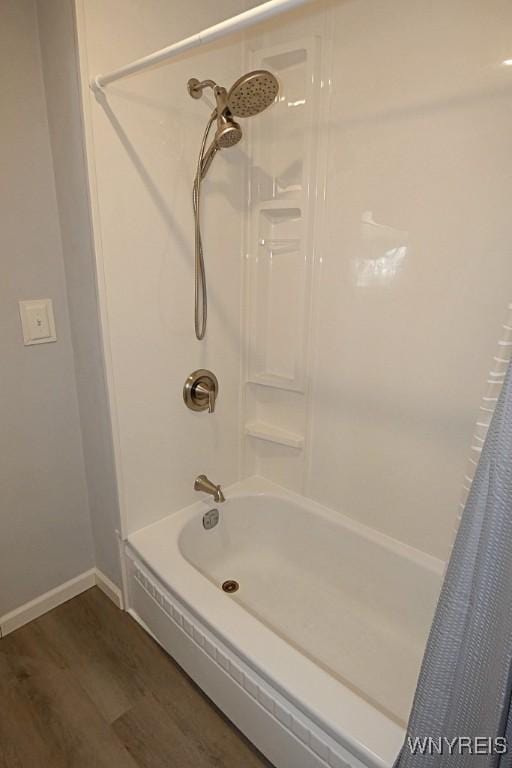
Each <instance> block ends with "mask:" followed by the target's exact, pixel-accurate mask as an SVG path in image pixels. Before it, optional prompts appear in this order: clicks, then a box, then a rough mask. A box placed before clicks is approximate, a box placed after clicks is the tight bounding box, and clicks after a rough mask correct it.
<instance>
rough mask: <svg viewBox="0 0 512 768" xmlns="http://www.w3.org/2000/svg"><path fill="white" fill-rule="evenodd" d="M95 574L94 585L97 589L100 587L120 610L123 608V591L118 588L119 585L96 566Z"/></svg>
mask: <svg viewBox="0 0 512 768" xmlns="http://www.w3.org/2000/svg"><path fill="white" fill-rule="evenodd" d="M95 575H96V586H97V587H98V589H101V591H102V592H103V593H104V594H105V595H106V596H107V597H108V598H110V600H112V602H113V603H114V605H117V607H118V608H120V609H121V610H123V609H124V600H123V593H122V591H121V590H120V589H119V587H118V586H117V585H116V584H114V582H113V581H111V580H110V579H109V578H108V576H105V574H104V573H103V572H102V571H100V570H99V569H98V568H96V570H95Z"/></svg>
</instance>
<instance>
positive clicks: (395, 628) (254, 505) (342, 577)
mask: <svg viewBox="0 0 512 768" xmlns="http://www.w3.org/2000/svg"><path fill="white" fill-rule="evenodd" d="M226 495H227V502H226V503H225V504H223V505H219V512H220V522H219V524H218V525H217V527H216V528H214V529H211V530H205V529H204V528H203V526H202V516H203V514H204V513H205V512H206V511H207V510H208V509H211V508H212V506H213V505H212V504H210V503H207V502H204V501H200V502H197V503H196V504H193V505H192V506H190V507H188V508H186V509H183V510H181V511H180V512H178V513H174V514H172V515H170V516H169V517H167V518H165V519H164V520H161V521H160V522H158V523H155V524H154V525H152V526H149V527H147V528H145V529H143V530H141V531H138V532H137V533H134V534H133V535H131V536H130V537H129V540H128V545H127V553H128V563H129V566H128V573H129V594H130V598H129V599H130V606H131V610H132V613H133V615H134V616H135V618H137V619H138V620H140V621H141V622H142V623H143V624H144V625H145V626H146V628H148V629H149V631H150V632H151V633H152V634H153V635H154V636H155V637H156V639H157V640H158V641H159V642H160V643H161V644H162V645H163V646H164V648H166V649H167V650H168V651H169V652H170V653H171V654H172V655H173V656H174V657H175V658H176V659H177V661H178V662H179V663H180V664H181V665H182V666H183V667H184V668H185V670H186V671H187V672H188V673H189V675H191V677H192V678H194V679H195V680H196V681H197V682H198V683H199V685H201V687H203V688H204V690H205V691H206V692H207V693H208V695H209V696H210V697H211V698H212V699H213V700H214V701H215V702H216V703H217V704H218V705H219V706H220V707H221V709H223V710H224V711H225V713H226V714H227V715H228V716H229V717H230V718H231V719H232V720H233V721H234V722H235V723H236V724H237V725H238V726H239V727H240V728H241V729H242V730H243V731H244V732H245V733H246V734H247V735H248V736H249V738H250V739H251V740H252V741H253V742H254V743H255V744H256V746H258V747H259V749H260V750H261V751H262V752H263V753H264V754H265V755H266V756H267V757H268V758H269V759H270V760H271V761H272V762H274V763H275V765H277V766H279V768H285V767H286V768H310V767H312V766H318V767H320V766H330V767H331V768H338V767H341V766H345V765H347V764H348V765H350V766H354V767H355V766H359V765H361V763H363V764H364V765H367V766H371V767H372V768H376V767H377V766H379V768H382V767H383V766H389V765H391V764H392V763H393V760H394V758H395V757H396V754H397V753H398V750H399V748H400V746H401V743H402V741H403V737H404V731H403V725H404V720H406V718H407V714H408V709H409V706H410V702H411V700H412V695H413V693H414V688H415V682H416V676H417V673H418V670H419V665H420V662H421V656H422V651H423V646H424V643H425V640H426V635H427V633H428V629H429V625H430V621H431V617H432V615H433V611H434V607H435V603H436V599H437V594H438V590H439V584H440V574H441V572H442V565H443V564H442V562H441V561H438V560H436V559H435V558H431V557H429V556H427V555H425V554H424V553H421V552H418V551H415V550H413V549H412V548H410V547H407V546H405V545H403V544H401V543H400V542H397V541H393V540H392V539H389V538H388V537H385V536H382V535H381V534H377V533H376V532H375V531H372V530H371V529H367V528H365V526H361V525H359V524H358V523H355V522H354V521H352V520H350V518H347V517H344V516H341V515H339V514H337V513H333V512H331V511H330V510H326V509H324V508H322V507H320V506H319V505H317V504H314V503H313V502H311V501H309V500H307V499H304V498H303V497H300V496H297V495H296V494H293V493H291V492H289V491H287V490H286V489H283V488H280V487H279V486H276V485H274V484H272V483H269V482H268V481H265V480H263V479H262V478H252V479H250V480H246V481H243V482H242V483H239V484H237V485H235V486H233V487H232V488H230V489H227V491H226ZM229 578H233V579H236V580H239V581H240V591H239V592H236V593H234V594H233V595H227V594H225V593H224V592H223V591H222V590H221V585H222V583H223V582H224V581H225V580H227V579H229ZM219 676H220V677H219ZM225 686H227V687H228V688H229V689H230V690H231V694H226V692H225ZM379 699H380V701H379ZM386 709H387V710H388V714H386V712H385V710H386ZM389 710H394V711H393V712H391V713H389ZM255 713H257V715H256V714H255ZM258 718H260V719H261V718H262V719H263V723H259V725H258V727H255V725H254V722H253V721H254V720H255V721H256V722H258ZM399 721H401V722H402V726H400V725H399V724H398V722H399Z"/></svg>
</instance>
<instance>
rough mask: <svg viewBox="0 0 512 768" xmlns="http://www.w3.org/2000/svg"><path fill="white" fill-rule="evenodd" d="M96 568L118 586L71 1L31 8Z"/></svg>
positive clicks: (41, 0) (45, 1) (43, 1)
mask: <svg viewBox="0 0 512 768" xmlns="http://www.w3.org/2000/svg"><path fill="white" fill-rule="evenodd" d="M36 4H37V13H38V19H39V35H40V43H41V54H42V64H43V76H44V81H45V86H46V103H47V110H48V122H49V126H50V139H51V146H52V151H53V163H54V171H55V182H56V189H57V201H58V208H59V217H60V226H61V233H62V246H63V255H64V267H65V272H66V282H67V291H68V300H69V314H70V321H71V335H72V341H73V349H74V361H75V369H76V380H77V391H78V403H79V410H80V422H81V428H82V438H83V448H84V458H85V469H86V475H87V485H88V490H89V511H90V516H91V523H92V531H93V538H94V548H95V554H96V565H97V566H98V568H99V569H100V570H101V571H103V573H105V574H106V575H107V576H108V577H109V578H110V579H112V580H113V581H114V582H115V583H116V584H118V585H119V584H120V570H119V556H118V549H117V541H116V536H115V530H116V528H119V522H118V503H117V485H116V480H115V470H114V461H113V449H112V432H111V429H110V419H109V410H108V401H107V394H106V383H105V375H104V368H103V356H102V348H101V336H100V329H99V323H98V305H97V296H96V272H95V260H94V253H93V246H92V241H91V229H90V219H89V201H88V197H87V189H88V186H87V177H86V166H85V158H84V150H83V147H84V143H83V135H82V122H81V104H80V93H79V78H78V63H77V59H78V57H77V51H76V45H75V22H74V15H73V2H72V0H36Z"/></svg>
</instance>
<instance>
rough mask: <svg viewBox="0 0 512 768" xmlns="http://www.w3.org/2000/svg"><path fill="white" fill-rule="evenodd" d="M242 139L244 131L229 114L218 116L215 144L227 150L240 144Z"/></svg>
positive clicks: (222, 113)
mask: <svg viewBox="0 0 512 768" xmlns="http://www.w3.org/2000/svg"><path fill="white" fill-rule="evenodd" d="M241 138H242V129H241V128H240V126H239V125H238V123H237V122H236V121H235V120H233V118H232V117H231V115H230V114H229V112H227V111H225V112H221V113H220V114H218V115H217V130H216V132H215V139H214V141H215V143H216V144H217V146H218V147H220V149H227V147H233V146H234V145H235V144H238V142H239V141H240V139H241Z"/></svg>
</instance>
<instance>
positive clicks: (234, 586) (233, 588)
mask: <svg viewBox="0 0 512 768" xmlns="http://www.w3.org/2000/svg"><path fill="white" fill-rule="evenodd" d="M239 588H240V584H239V583H238V581H235V580H234V579H228V580H227V581H224V582H223V584H222V589H223V590H224V592H238V589H239Z"/></svg>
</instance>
